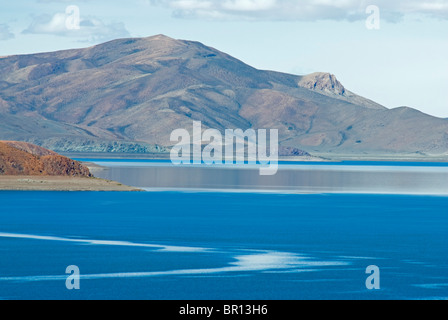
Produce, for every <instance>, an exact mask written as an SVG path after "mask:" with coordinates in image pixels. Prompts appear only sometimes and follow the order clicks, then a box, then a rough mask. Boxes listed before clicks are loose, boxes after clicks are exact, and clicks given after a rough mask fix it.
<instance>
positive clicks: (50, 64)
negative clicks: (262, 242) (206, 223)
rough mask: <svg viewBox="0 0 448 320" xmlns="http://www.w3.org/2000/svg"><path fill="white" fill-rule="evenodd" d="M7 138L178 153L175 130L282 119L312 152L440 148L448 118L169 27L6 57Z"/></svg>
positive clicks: (2, 98) (2, 91) (282, 129)
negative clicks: (240, 54)
mask: <svg viewBox="0 0 448 320" xmlns="http://www.w3.org/2000/svg"><path fill="white" fill-rule="evenodd" d="M0 114H1V116H2V118H3V119H4V120H3V121H2V123H0V139H8V140H23V141H29V142H34V143H37V144H39V145H43V146H45V147H47V148H50V149H52V150H56V151H65V152H71V151H75V152H136V153H160V152H162V153H163V152H168V150H169V147H170V146H171V145H172V142H171V141H169V137H170V133H171V132H172V130H174V129H177V128H185V129H190V128H191V125H192V121H193V120H196V121H202V123H203V127H204V129H206V128H214V129H218V130H221V131H223V130H224V129H226V128H229V129H232V128H233V129H234V128H241V129H249V128H254V129H257V128H269V129H278V130H279V136H280V143H281V146H282V147H284V148H296V149H300V150H305V151H306V152H309V153H311V154H312V153H313V152H328V153H335V152H337V153H359V154H366V153H367V154H377V153H403V152H404V153H419V152H420V153H433V154H444V153H445V152H447V150H448V124H447V122H446V120H445V119H439V118H435V117H432V116H429V115H425V114H423V113H420V112H418V111H417V110H415V109H411V108H402V109H401V108H395V109H387V108H385V107H383V106H381V105H379V104H377V103H375V102H373V101H371V100H369V99H366V98H363V97H360V96H358V95H356V94H354V93H352V92H350V91H349V90H348V89H346V88H345V87H344V86H343V84H341V83H340V82H339V81H338V80H337V78H336V77H335V76H334V75H331V74H329V73H325V72H324V73H314V74H311V75H305V76H299V75H292V74H286V73H281V72H275V71H266V70H258V69H255V68H253V67H251V66H249V65H247V64H245V63H243V62H242V61H240V60H238V59H236V58H234V57H231V56H230V55H228V54H226V53H223V52H221V51H219V50H216V49H214V48H211V47H207V46H205V45H203V44H201V43H199V42H195V41H185V40H176V39H172V38H169V37H167V36H164V35H157V36H152V37H147V38H131V39H118V40H113V41H109V42H106V43H103V44H99V45H95V46H92V47H89V48H82V49H70V50H62V51H56V52H49V53H39V54H30V55H15V56H8V57H3V58H0Z"/></svg>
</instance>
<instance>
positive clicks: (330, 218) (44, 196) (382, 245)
mask: <svg viewBox="0 0 448 320" xmlns="http://www.w3.org/2000/svg"><path fill="white" fill-rule="evenodd" d="M138 166H139V167H140V171H139V172H140V175H137V176H138V178H136V179H137V180H135V181H145V183H144V184H145V185H144V187H148V188H156V189H157V188H159V187H160V185H158V184H155V183H154V182H153V181H151V180H147V177H148V176H147V174H148V172H147V171H146V170H149V171H151V170H152V169H151V168H149V165H148V164H145V165H144V166H146V168H145V169H142V168H141V166H142V165H141V163H140V164H138ZM356 166H358V168H357V169H360V167H359V165H356ZM131 167H132V166H131ZM160 167H161V168H166V166H160ZM160 167H159V168H160ZM338 167H340V166H338ZM369 167H371V166H369ZM432 168H435V169H436V170H438V173H437V174H434V175H433V174H432V173H428V172H426V175H430V176H431V177H433V178H434V179H437V178H436V176H438V175H441V174H443V171H444V170H446V167H443V166H442V167H441V166H434V167H432ZM322 169H325V170H322ZM339 169H341V170H339ZM370 169H371V168H369V170H370ZM430 169H431V167H423V168H422V171H425V170H427V171H428V170H429V171H431V170H430ZM115 170H122V171H121V172H122V174H123V172H124V171H123V170H124V168H123V167H121V168H119V167H115V169H111V170H105V171H104V172H109V174H111V172H116V171H115ZM128 170H130V171H128V172H134V174H135V173H136V172H137V171H134V170H137V169H136V168H130V169H129V168H128ZM225 170H228V171H226V172H228V174H229V175H232V176H233V178H234V177H235V175H236V176H237V175H238V174H237V173H235V172H232V171H233V170H232V169H225ZM291 170H292V171H293V170H296V169H294V168H293V169H291ZM312 170H315V173H317V174H318V175H321V176H322V177H323V178H322V179H323V180H322V182H321V183H322V185H323V186H324V187H326V183H327V182H328V181H331V179H334V178H335V177H333V176H332V178H331V179H330V178H328V177H327V178H325V177H324V172H330V173H329V174H330V175H333V174H336V175H337V174H342V173H340V172H341V171H342V172H346V173H347V174H349V175H350V174H353V173H354V172H359V171H355V170H353V169H351V170H348V171H347V167H345V168H337V167H333V169H329V168H327V167H320V168H316V167H313V169H312ZM312 170H308V171H312ZM332 170H333V171H332ZM344 170H345V171H344ZM363 170H364V169H363ZM371 170H375V169H371ZM296 171H300V172H302V171H307V170H302V169H300V170H296ZM361 171H362V170H361ZM239 172H246V171H241V170H240V171H239ZM281 172H282V171H281ZM281 172H280V174H281ZM376 172H383V170H380V171H376ZM393 172H400V175H403V174H404V175H408V176H409V175H414V176H415V175H419V174H420V173H418V170H415V169H410V168H398V169H397V170H395V171H393ZM393 172H389V174H395V173H393ZM420 172H421V171H420ZM152 174H154V173H152ZM177 174H179V173H178V172H177ZM182 174H184V173H182ZM197 174H198V173H197V171H195V175H197ZM244 174H246V173H244ZM303 174H304V173H303ZM366 174H367V172H366ZM369 174H370V173H369ZM173 175H174V174H173ZM203 176H204V177H205V176H206V174H205V173H204V174H203ZM423 176H425V175H424V174H422V176H421V180H419V183H418V185H419V190H420V191H421V190H422V189H423V187H424V184H423V182H422V181H425V179H424V178H423ZM124 177H127V178H129V176H127V175H126V174H124ZM341 177H343V174H342V176H339V177H338V178H341ZM371 177H375V174H371ZM123 179H124V178H123ZM138 179H140V180H138ZM181 179H184V178H181ZM192 179H194V178H193V177H192ZM201 179H202V178H201ZM240 179H243V178H242V177H240ZM254 179H255V177H254ZM277 179H279V178H277ZM352 179H353V177H352V178H350V179H349V178H347V180H341V181H343V182H341V181H340V182H341V183H340V186H341V188H342V187H343V185H344V183H345V182H346V181H353V180H352ZM280 180H281V179H280ZM280 180H277V181H280ZM148 181H149V182H148ZM160 181H163V180H162V179H160ZM182 181H187V180H182ZM229 181H230V180H229ZM232 181H233V184H231V185H230V186H229V185H228V184H223V183H220V184H219V185H218V186H217V189H219V190H220V191H222V190H223V189H226V188H230V189H238V188H234V187H235V186H237V187H238V186H241V184H240V182H241V181H243V180H241V181H235V180H232ZM271 181H272V180H271ZM437 181H438V182H437V183H440V180H437ZM148 183H152V184H149V185H148ZM253 183H255V182H253ZM302 183H303V181H302ZM248 185H249V188H247V189H246V188H243V189H244V190H249V189H252V187H253V185H251V183H249V184H248ZM322 185H319V188H321V187H322ZM398 185H400V186H401V185H402V184H401V182H400V184H398ZM428 185H429V184H428ZM176 186H177V185H176ZM336 186H337V181H335V182H334V185H333V187H334V188H336ZM164 187H165V188H172V186H166V185H164V186H163V187H160V188H162V189H163V188H164ZM189 187H191V186H190V185H187V186H186V188H189ZM201 187H202V186H201V185H199V186H197V185H193V188H199V189H203V188H201ZM265 187H269V188H266V190H268V189H269V190H272V189H273V188H272V184H266V185H265ZM282 187H285V186H284V185H282ZM288 187H291V185H288ZM292 187H293V188H294V185H292ZM305 187H306V185H303V189H301V190H304V191H306V190H305V189H306V188H305ZM351 187H352V186H350V188H351ZM385 187H388V188H389V189H393V188H392V187H391V186H390V185H387V186H386V185H385ZM389 189H388V190H389ZM283 190H290V188H284V189H283ZM309 190H310V189H308V191H309ZM340 190H343V189H340ZM364 191H365V190H360V192H364ZM400 191H402V190H400ZM436 191H439V190H436ZM437 193H442V192H437ZM0 203H1V204H2V206H1V210H0V299H17V298H19V299H49V298H51V299H54V298H56V299H448V197H446V196H433V195H397V194H389V195H374V194H337V193H334V194H264V193H263V194H261V193H249V192H248V193H225V192H219V193H217V192H215V193H195V192H141V193H107V192H99V193H94V192H87V193H78V192H74V193H69V192H61V193H49V192H0ZM69 265H77V266H78V267H79V268H80V271H81V290H73V291H69V290H67V289H66V287H65V280H66V275H65V270H66V268H67V266H69ZM369 265H377V266H378V267H379V268H380V271H381V289H380V290H374V291H369V290H367V289H366V286H365V281H366V278H367V276H368V275H367V274H366V273H365V271H366V268H367V266H369Z"/></svg>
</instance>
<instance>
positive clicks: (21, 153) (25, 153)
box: [0, 141, 92, 177]
mask: <svg viewBox="0 0 448 320" xmlns="http://www.w3.org/2000/svg"><path fill="white" fill-rule="evenodd" d="M0 175H26V176H65V177H91V176H92V175H91V173H90V171H89V169H88V168H87V167H85V166H84V165H82V164H81V163H80V162H78V161H74V160H72V159H69V158H67V157H64V156H61V155H58V154H57V153H55V152H53V151H50V150H47V149H44V148H41V147H38V146H35V145H32V144H29V143H24V142H16V141H3V142H2V141H0Z"/></svg>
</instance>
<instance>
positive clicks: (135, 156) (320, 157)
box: [60, 152, 448, 162]
mask: <svg viewBox="0 0 448 320" xmlns="http://www.w3.org/2000/svg"><path fill="white" fill-rule="evenodd" d="M60 154H62V155H64V156H66V157H69V158H71V159H73V158H75V159H120V160H121V159H129V160H153V161H154V160H155V161H156V160H170V155H169V154H166V153H159V154H155V153H154V154H153V153H146V154H145V153H68V152H67V153H65V152H61V153H60ZM343 161H368V162H369V161H372V162H373V161H392V162H448V154H447V155H419V154H379V155H360V154H333V153H313V155H312V156H311V157H294V156H291V157H279V162H343Z"/></svg>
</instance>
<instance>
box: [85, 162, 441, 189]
mask: <svg viewBox="0 0 448 320" xmlns="http://www.w3.org/2000/svg"><path fill="white" fill-rule="evenodd" d="M95 163H97V164H99V165H101V166H104V167H106V168H105V169H100V170H94V171H93V173H94V174H95V176H97V177H100V178H105V179H110V180H116V181H119V182H121V183H123V184H126V185H131V186H135V187H140V188H145V189H147V190H187V191H188V190H190V191H232V190H233V191H239V192H243V191H250V192H254V191H257V192H282V193H296V192H297V193H395V194H440V195H447V194H448V167H447V166H443V165H442V166H431V165H428V166H422V165H418V166H414V165H405V164H397V165H394V166H391V165H334V164H332V165H323V164H280V165H279V170H278V172H277V174H276V175H274V176H261V175H260V174H259V170H258V169H259V168H258V167H248V166H245V167H237V166H233V167H228V166H221V167H209V166H206V165H201V166H181V167H177V166H173V165H172V164H171V163H169V162H150V161H146V162H145V161H143V160H142V161H123V160H120V161H113V162H112V161H95Z"/></svg>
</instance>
